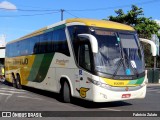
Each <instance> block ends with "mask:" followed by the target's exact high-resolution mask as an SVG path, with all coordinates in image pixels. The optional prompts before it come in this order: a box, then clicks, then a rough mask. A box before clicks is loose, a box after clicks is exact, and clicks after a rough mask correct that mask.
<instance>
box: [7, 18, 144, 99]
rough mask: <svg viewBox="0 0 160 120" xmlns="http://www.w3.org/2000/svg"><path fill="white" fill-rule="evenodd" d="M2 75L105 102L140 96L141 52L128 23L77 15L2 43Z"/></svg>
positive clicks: (63, 94)
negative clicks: (3, 71) (3, 68)
mask: <svg viewBox="0 0 160 120" xmlns="http://www.w3.org/2000/svg"><path fill="white" fill-rule="evenodd" d="M5 77H6V81H8V82H10V83H12V84H13V86H14V87H16V88H22V86H29V87H33V88H36V89H41V90H46V91H51V92H55V93H59V94H60V95H61V97H62V99H63V101H64V102H70V101H71V98H72V97H76V98H80V99H84V100H88V101H93V102H110V101H123V100H128V99H138V98H144V97H145V95H146V77H145V67H144V54H143V50H142V47H141V45H140V40H139V38H138V34H137V33H136V31H135V30H134V29H133V28H132V27H131V26H128V25H124V24H120V23H116V22H111V21H106V20H94V19H83V18H72V19H67V20H64V21H61V22H58V23H56V24H52V25H49V26H47V27H44V28H42V29H40V30H37V31H35V32H33V33H31V34H28V35H26V36H24V37H21V38H19V39H17V40H14V41H11V42H9V43H7V45H6V59H5Z"/></svg>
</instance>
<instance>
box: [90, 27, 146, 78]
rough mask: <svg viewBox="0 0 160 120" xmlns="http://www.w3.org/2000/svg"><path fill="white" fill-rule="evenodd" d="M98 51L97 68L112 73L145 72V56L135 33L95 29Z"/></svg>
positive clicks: (129, 73) (95, 56)
mask: <svg viewBox="0 0 160 120" xmlns="http://www.w3.org/2000/svg"><path fill="white" fill-rule="evenodd" d="M92 34H93V35H94V36H95V37H96V39H97V41H98V48H99V50H98V53H96V54H95V55H94V59H95V70H96V71H98V72H101V73H107V74H112V75H136V74H140V73H142V72H144V65H143V57H142V52H141V50H140V46H139V43H138V40H137V37H136V35H135V33H128V32H126V33H125V32H123V33H120V32H112V31H108V30H100V29H98V30H94V33H92Z"/></svg>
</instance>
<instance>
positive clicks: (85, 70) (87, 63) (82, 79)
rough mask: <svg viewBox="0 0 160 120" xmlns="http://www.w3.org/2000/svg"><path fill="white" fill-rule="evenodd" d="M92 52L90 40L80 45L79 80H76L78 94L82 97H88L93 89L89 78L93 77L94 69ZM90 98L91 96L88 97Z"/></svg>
mask: <svg viewBox="0 0 160 120" xmlns="http://www.w3.org/2000/svg"><path fill="white" fill-rule="evenodd" d="M92 60H93V59H92V52H91V46H90V43H89V42H83V43H81V44H80V45H79V47H78V65H79V69H78V71H77V73H78V76H77V78H78V80H77V81H76V90H77V94H76V95H79V96H80V97H81V98H86V97H87V95H89V94H87V93H88V92H89V90H90V89H91V83H90V82H89V80H88V78H91V77H92V74H91V71H92V70H93V69H92ZM88 98H90V96H89V97H88Z"/></svg>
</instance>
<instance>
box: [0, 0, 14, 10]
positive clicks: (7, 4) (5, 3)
mask: <svg viewBox="0 0 160 120" xmlns="http://www.w3.org/2000/svg"><path fill="white" fill-rule="evenodd" d="M0 9H6V10H16V9H17V7H16V6H15V5H14V4H12V3H10V2H8V1H2V2H0Z"/></svg>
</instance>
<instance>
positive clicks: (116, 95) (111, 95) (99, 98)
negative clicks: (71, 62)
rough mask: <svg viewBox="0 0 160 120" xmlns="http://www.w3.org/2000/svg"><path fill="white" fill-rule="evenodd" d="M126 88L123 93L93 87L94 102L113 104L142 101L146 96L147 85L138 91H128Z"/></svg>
mask: <svg viewBox="0 0 160 120" xmlns="http://www.w3.org/2000/svg"><path fill="white" fill-rule="evenodd" d="M126 88H127V87H126ZM126 88H124V90H123V91H113V90H108V89H105V88H102V87H99V86H96V85H94V86H93V91H95V92H93V98H92V100H93V102H111V101H123V100H129V99H140V98H144V97H145V96H146V85H144V86H142V87H140V88H139V89H137V90H130V89H129V88H128V90H127V89H126Z"/></svg>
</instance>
